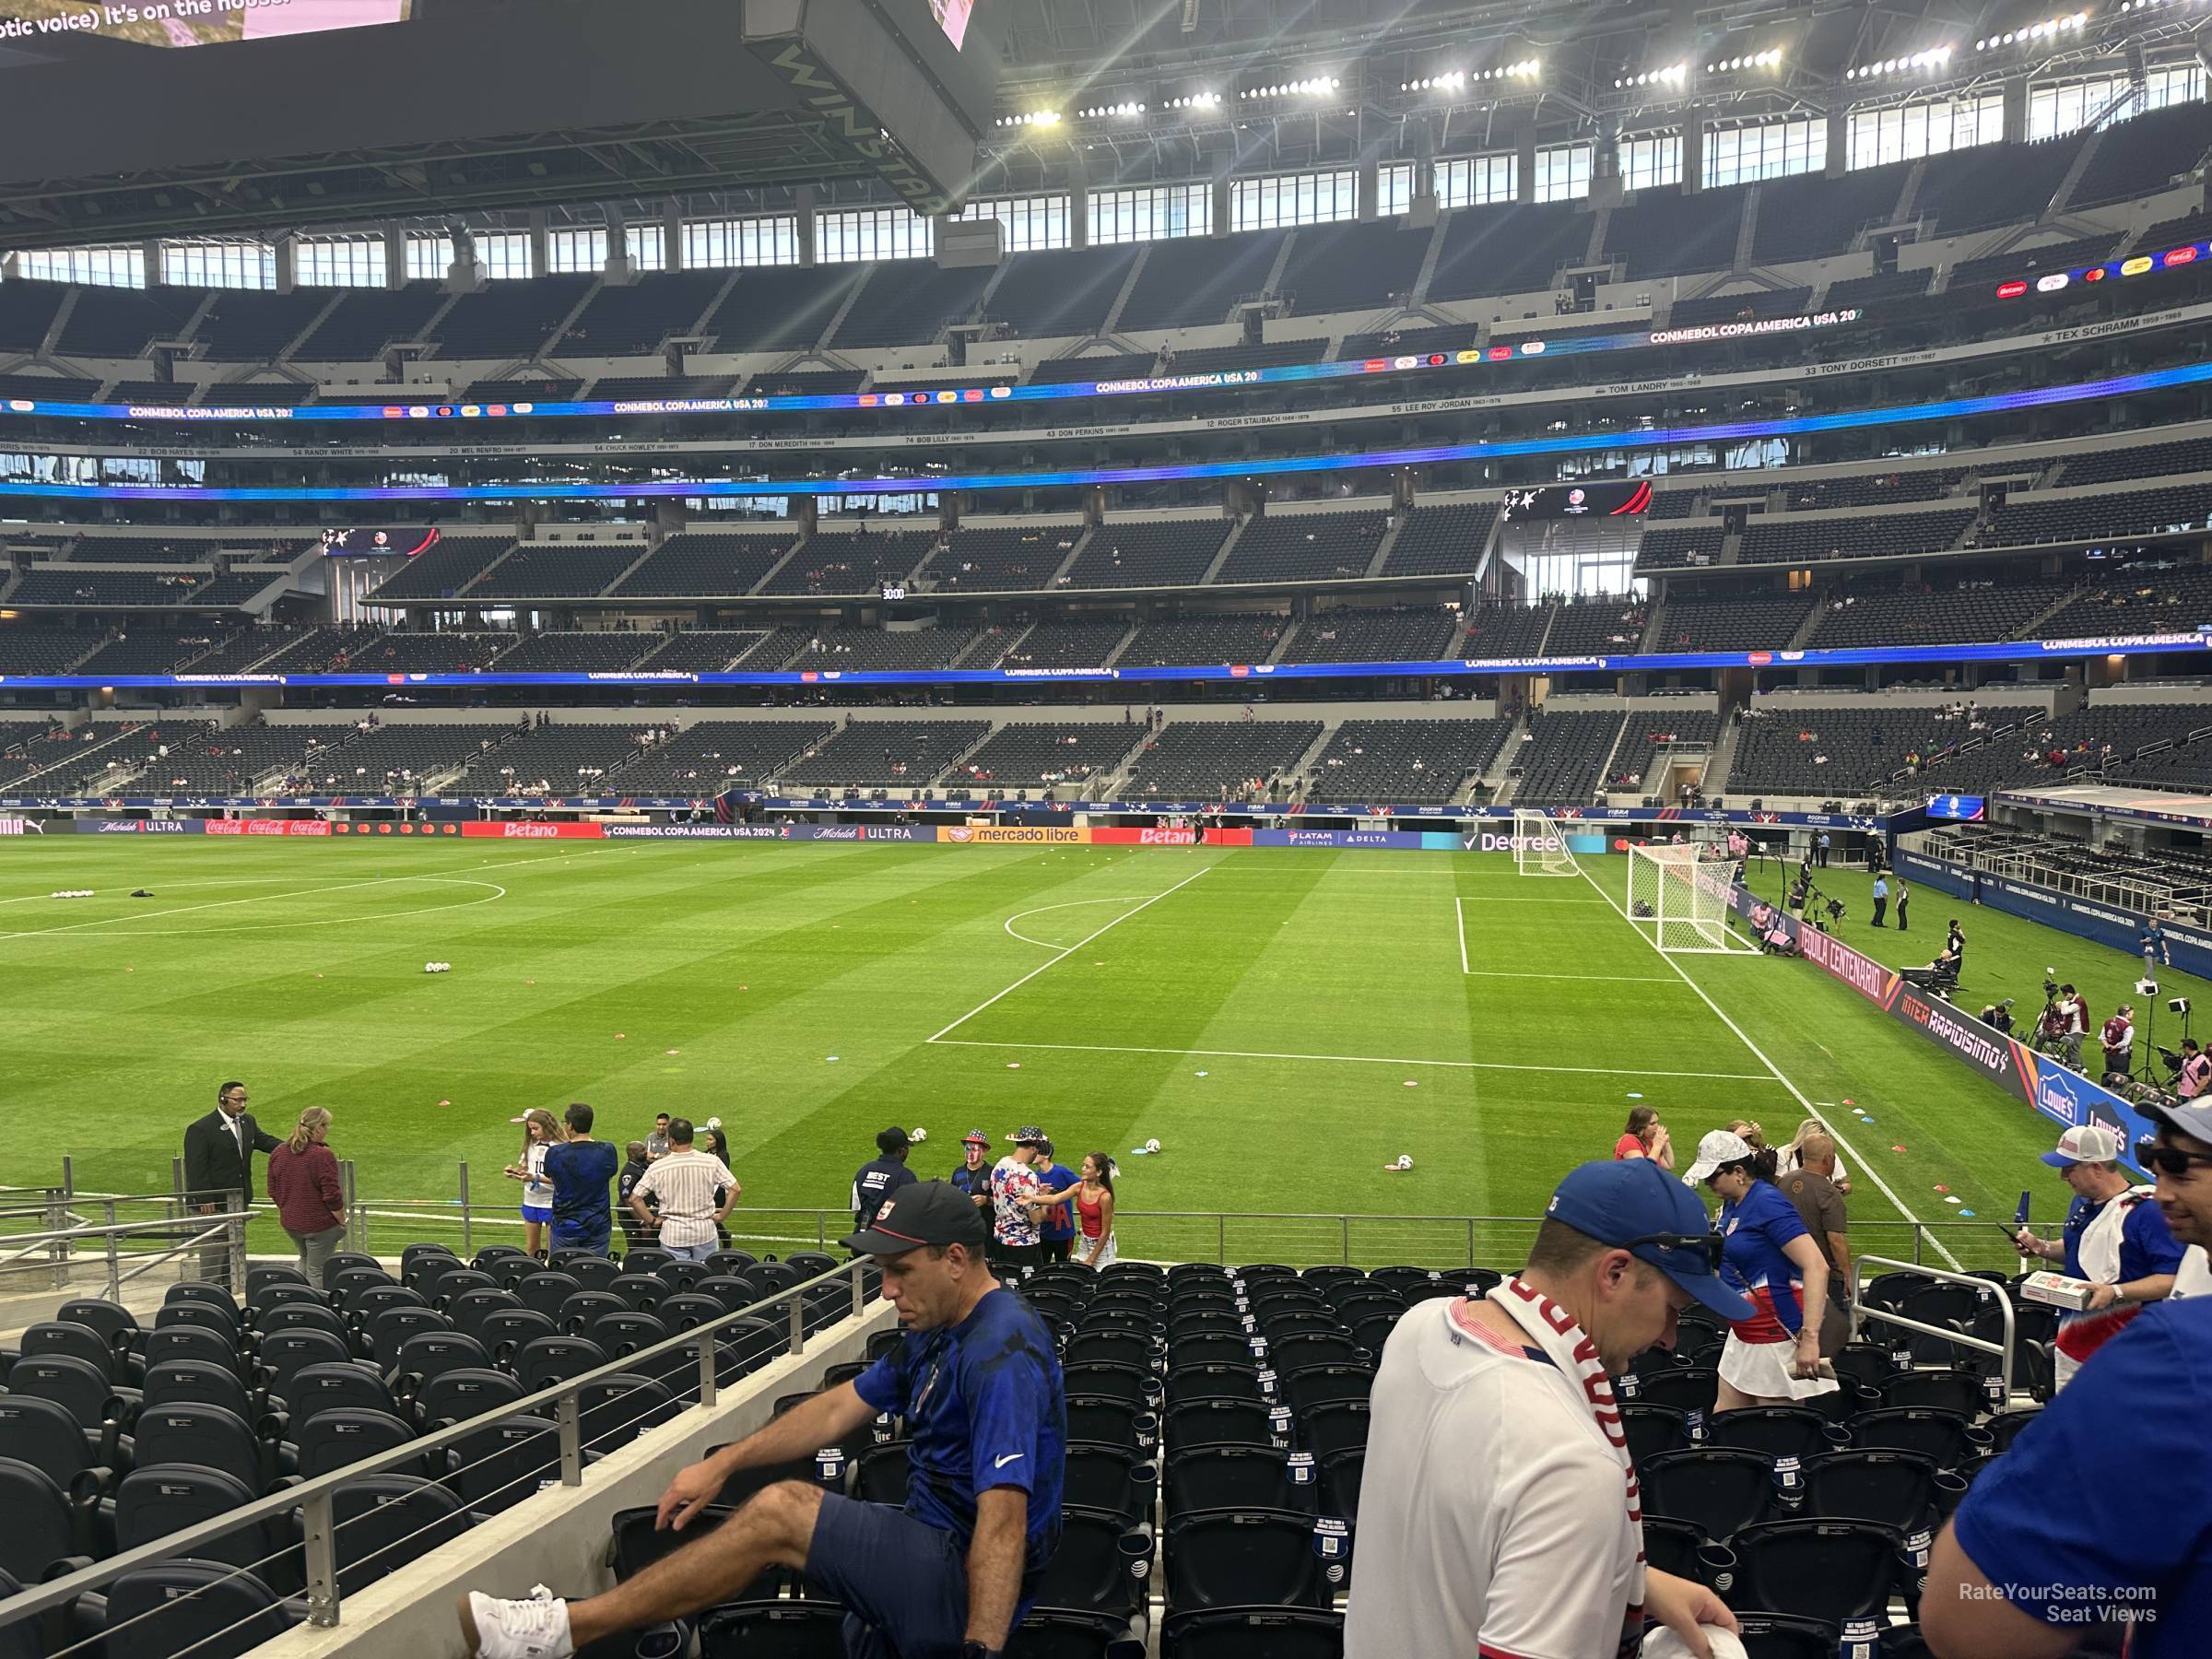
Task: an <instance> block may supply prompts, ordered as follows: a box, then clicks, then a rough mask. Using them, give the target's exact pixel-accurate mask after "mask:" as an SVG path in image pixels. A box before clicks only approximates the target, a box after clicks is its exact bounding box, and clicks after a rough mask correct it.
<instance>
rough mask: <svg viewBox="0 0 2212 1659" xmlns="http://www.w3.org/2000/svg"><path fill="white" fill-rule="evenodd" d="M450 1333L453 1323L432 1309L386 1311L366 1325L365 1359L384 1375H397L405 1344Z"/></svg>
mask: <svg viewBox="0 0 2212 1659" xmlns="http://www.w3.org/2000/svg"><path fill="white" fill-rule="evenodd" d="M452 1330H453V1322H452V1321H451V1320H449V1319H448V1318H446V1316H445V1315H444V1314H442V1313H441V1312H438V1311H437V1310H436V1309H435V1308H414V1307H397V1308H387V1309H385V1310H384V1311H383V1312H381V1313H378V1314H376V1315H375V1316H374V1317H373V1318H371V1320H370V1321H369V1324H368V1327H367V1335H368V1337H369V1358H370V1359H373V1360H375V1361H376V1363H377V1364H378V1365H379V1366H381V1367H382V1369H383V1370H384V1371H386V1372H387V1373H389V1372H392V1371H399V1370H401V1369H402V1361H401V1359H400V1356H401V1353H402V1351H403V1350H404V1349H405V1348H406V1345H407V1344H408V1343H409V1342H411V1341H413V1340H414V1339H415V1338H416V1337H418V1336H422V1335H440V1334H445V1333H450V1332H451V1331H452ZM471 1340H473V1338H472V1339H471Z"/></svg>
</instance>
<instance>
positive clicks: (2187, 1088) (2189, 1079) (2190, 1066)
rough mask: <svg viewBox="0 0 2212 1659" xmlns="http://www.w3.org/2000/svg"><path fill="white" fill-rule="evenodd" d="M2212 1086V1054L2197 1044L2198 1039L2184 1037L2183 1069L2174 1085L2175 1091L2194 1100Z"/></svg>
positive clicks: (2185, 1098)
mask: <svg viewBox="0 0 2212 1659" xmlns="http://www.w3.org/2000/svg"><path fill="white" fill-rule="evenodd" d="M2207 1088H2212V1054H2207V1053H2205V1051H2204V1050H2203V1049H2201V1048H2199V1047H2198V1046H2197V1043H2196V1039H2195V1038H2194V1037H2184V1038H2183V1039H2182V1069H2181V1074H2180V1076H2179V1077H2178V1078H2177V1079H2176V1081H2175V1083H2174V1086H2173V1092H2174V1093H2176V1094H2178V1095H2180V1096H2181V1097H2182V1099H2183V1100H2195V1099H2196V1097H2197V1096H2199V1095H2201V1094H2203V1093H2204V1092H2205V1090H2206V1089H2207Z"/></svg>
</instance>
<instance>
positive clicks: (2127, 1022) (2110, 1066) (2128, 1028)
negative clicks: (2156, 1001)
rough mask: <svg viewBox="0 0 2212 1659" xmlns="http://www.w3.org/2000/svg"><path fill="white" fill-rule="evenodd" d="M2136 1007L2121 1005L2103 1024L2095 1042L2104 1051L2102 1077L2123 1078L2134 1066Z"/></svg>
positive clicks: (2128, 1004)
mask: <svg viewBox="0 0 2212 1659" xmlns="http://www.w3.org/2000/svg"><path fill="white" fill-rule="evenodd" d="M2135 1013H2136V1006H2135V1004H2133V1003H2122V1004H2121V1005H2120V1006H2118V1007H2117V1008H2114V1009H2113V1010H2112V1018H2110V1019H2108V1020H2106V1021H2105V1022H2104V1029H2103V1030H2101V1031H2100V1032H2098V1034H2097V1041H2098V1042H2099V1044H2100V1046H2102V1048H2103V1050H2104V1075H2105V1076H2106V1077H2126V1076H2127V1075H2128V1074H2129V1073H2130V1072H2132V1071H2133V1070H2134V1069H2135V1065H2136V1020H2135Z"/></svg>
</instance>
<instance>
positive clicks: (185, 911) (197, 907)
mask: <svg viewBox="0 0 2212 1659" xmlns="http://www.w3.org/2000/svg"><path fill="white" fill-rule="evenodd" d="M622 850H623V849H621V848H618V847H598V848H594V850H593V851H592V852H591V853H554V854H552V855H551V856H550V857H544V858H511V859H508V860H506V861H505V862H503V863H500V864H496V865H477V868H478V869H488V870H506V869H512V868H513V867H514V866H515V865H530V864H551V863H553V862H554V860H555V859H557V858H559V859H565V858H590V857H593V856H594V855H595V854H596V853H615V852H620V851H622ZM465 879H467V878H466V877H455V876H444V875H438V876H433V875H429V874H424V875H420V876H377V877H371V878H370V879H369V880H367V881H342V882H338V883H336V884H335V885H330V886H324V887H317V888H295V889H293V890H292V891H291V892H288V893H259V894H255V895H253V897H251V898H246V899H215V900H209V901H208V902H207V903H206V904H179V905H172V906H171V908H170V909H168V910H158V911H139V912H135V913H133V914H131V915H128V916H101V917H99V918H97V919H95V920H93V921H90V922H65V923H64V924H61V925H60V926H58V927H32V928H27V929H25V930H24V931H23V932H21V933H10V934H0V940H6V939H36V938H42V937H44V936H46V935H49V934H64V933H77V932H81V931H82V930H84V929H86V928H94V927H114V926H116V925H118V924H124V923H129V922H152V921H156V920H159V918H160V917H163V916H183V915H189V914H191V913H192V912H195V911H211V910H224V909H227V908H229V906H231V905H236V904H266V903H269V902H271V901H273V900H279V899H312V898H315V897H316V896H318V895H320V894H323V893H344V892H350V891H352V890H354V889H356V888H370V887H386V886H390V885H392V884H393V883H395V882H402V881H447V882H451V881H461V880H465ZM478 885H481V886H484V887H497V886H498V885H499V884H498V883H497V882H483V883H480V884H478ZM505 891H506V889H505V888H500V893H501V895H502V896H503V895H504V894H505ZM477 902H479V903H482V902H488V900H477ZM433 908H434V909H438V910H460V909H463V908H465V907H464V906H461V905H438V906H434V907H433ZM375 919H376V918H374V917H359V916H355V917H348V918H346V920H349V921H373V920H375ZM288 925H298V924H288ZM163 931H168V930H163ZM240 931H243V930H242V929H241V930H240Z"/></svg>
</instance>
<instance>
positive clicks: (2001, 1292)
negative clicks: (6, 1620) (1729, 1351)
mask: <svg viewBox="0 0 2212 1659" xmlns="http://www.w3.org/2000/svg"><path fill="white" fill-rule="evenodd" d="M1852 1266H1853V1269H1854V1271H1855V1270H1857V1269H1861V1268H1865V1267H1888V1268H1891V1269H1893V1270H1895V1271H1897V1272H1900V1273H1917V1274H1921V1275H1923V1276H1924V1277H1928V1278H1932V1279H1939V1280H1942V1281H1944V1282H1946V1283H1948V1284H1953V1285H1971V1286H1972V1287H1973V1288H1975V1289H1977V1290H1980V1291H1982V1292H1983V1293H1985V1294H1991V1295H1994V1296H1995V1297H1996V1299H1997V1306H1998V1308H1999V1310H2000V1311H2001V1312H2003V1313H2004V1315H2005V1343H2004V1346H2003V1347H1999V1346H1998V1345H1997V1344H1995V1343H1994V1342H1991V1341H1989V1340H1988V1339H1987V1338H1986V1337H1982V1336H1969V1335H1966V1334H1965V1333H1964V1332H1963V1331H1953V1330H1949V1329H1947V1328H1946V1327H1945V1326H1942V1325H1932V1324H1928V1323H1927V1322H1926V1321H1925V1320H1919V1319H1908V1318H1906V1317H1905V1315H1903V1314H1902V1313H1892V1312H1890V1311H1889V1310H1888V1309H1887V1308H1870V1307H1868V1306H1867V1305H1866V1298H1865V1288H1866V1287H1867V1285H1869V1284H1871V1283H1872V1282H1873V1281H1872V1280H1871V1279H1869V1278H1868V1277H1866V1276H1865V1274H1864V1273H1861V1274H1859V1283H1858V1285H1857V1287H1856V1288H1854V1289H1853V1293H1852V1299H1851V1300H1852V1313H1853V1318H1854V1319H1878V1320H1880V1321H1881V1322H1882V1323H1883V1324H1893V1325H1901V1326H1902V1327H1903V1328H1904V1329H1906V1330H1908V1331H1918V1332H1919V1333H1920V1334H1921V1335H1924V1336H1939V1337H1941V1338H1942V1339H1943V1340H1944V1341H1946V1342H1950V1343H1956V1344H1957V1345H1958V1346H1959V1347H1970V1348H1974V1349H1977V1350H1979V1351H1980V1352H1982V1353H1984V1354H1994V1355H1996V1357H1997V1374H1998V1378H1999V1380H2000V1381H2001V1382H2003V1383H2004V1386H2005V1397H2006V1400H2010V1399H2011V1398H2012V1345H2013V1336H2014V1335H2015V1324H2014V1315H2013V1311H2012V1292H2011V1290H2010V1289H2009V1288H2007V1287H2006V1286H2004V1285H2000V1284H1998V1283H1997V1282H1996V1281H1995V1280H1994V1279H1985V1278H1981V1277H1976V1276H1975V1275H1973V1274H1971V1273H1953V1272H1951V1271H1950V1270H1949V1269H1947V1268H1944V1267H1930V1266H1927V1265H1924V1264H1923V1263H1920V1262H1900V1261H1897V1260H1894V1259H1893V1258H1891V1257H1889V1256H1872V1255H1863V1256H1859V1257H1856V1258H1855V1259H1854V1260H1853V1263H1852ZM1853 1335H1856V1331H1855V1329H1854V1331H1853ZM0 1606H6V1603H0Z"/></svg>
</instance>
